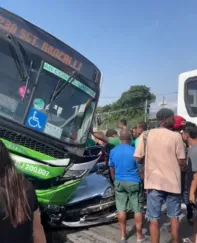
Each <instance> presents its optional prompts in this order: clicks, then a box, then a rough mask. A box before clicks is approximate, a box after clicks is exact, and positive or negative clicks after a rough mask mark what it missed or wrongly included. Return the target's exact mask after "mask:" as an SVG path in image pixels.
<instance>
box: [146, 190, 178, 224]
mask: <svg viewBox="0 0 197 243" xmlns="http://www.w3.org/2000/svg"><path fill="white" fill-rule="evenodd" d="M164 203H166V208H167V215H168V217H170V218H177V219H178V218H179V216H180V215H181V194H174V193H169V192H164V191H158V190H148V191H147V210H146V218H147V219H148V220H159V219H160V217H161V211H162V205H163V204H164Z"/></svg>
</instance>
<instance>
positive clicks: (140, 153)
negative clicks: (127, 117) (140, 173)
mask: <svg viewBox="0 0 197 243" xmlns="http://www.w3.org/2000/svg"><path fill="white" fill-rule="evenodd" d="M144 156H145V148H144V140H143V134H142V135H141V136H140V137H139V140H138V145H137V147H136V149H135V153H134V158H135V160H136V161H137V162H141V161H142V159H143V158H144Z"/></svg>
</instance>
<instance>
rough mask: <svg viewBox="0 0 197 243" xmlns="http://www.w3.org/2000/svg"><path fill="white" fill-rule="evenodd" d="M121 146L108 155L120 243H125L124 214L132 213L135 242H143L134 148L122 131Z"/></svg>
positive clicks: (128, 133) (139, 181) (125, 131)
mask: <svg viewBox="0 0 197 243" xmlns="http://www.w3.org/2000/svg"><path fill="white" fill-rule="evenodd" d="M120 141H121V144H120V145H118V146H116V147H115V148H114V149H113V150H112V151H111V153H110V159H109V161H110V162H109V166H110V172H111V177H112V178H113V179H114V180H115V182H114V186H115V196H116V197H115V198H116V207H117V211H118V221H119V225H120V231H121V243H126V212H127V211H133V212H134V214H135V224H136V230H137V242H141V241H142V240H143V235H142V220H143V215H142V212H143V195H142V183H141V178H140V175H139V172H138V165H137V163H136V161H135V159H134V156H133V155H134V151H135V149H134V147H132V146H131V145H130V143H131V132H130V130H129V129H123V130H121V132H120Z"/></svg>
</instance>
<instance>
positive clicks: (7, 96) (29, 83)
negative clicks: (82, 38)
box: [0, 39, 96, 144]
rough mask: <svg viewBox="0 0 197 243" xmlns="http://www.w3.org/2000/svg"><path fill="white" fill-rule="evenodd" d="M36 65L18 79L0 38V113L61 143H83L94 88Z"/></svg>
mask: <svg viewBox="0 0 197 243" xmlns="http://www.w3.org/2000/svg"><path fill="white" fill-rule="evenodd" d="M40 67H41V68H40V70H37V69H33V68H32V69H31V70H30V79H29V80H26V81H24V80H22V78H21V75H20V73H19V70H18V68H17V65H16V62H15V60H14V57H13V53H12V51H11V48H10V44H9V42H7V41H5V40H3V39H0V81H1V82H0V116H3V117H5V118H7V119H9V120H14V121H16V122H18V123H20V124H21V125H23V126H26V127H28V128H30V129H32V130H34V131H37V132H40V133H42V134H47V135H49V136H52V137H54V138H56V139H59V140H61V141H62V142H67V143H72V144H84V143H85V142H86V140H87V136H88V131H89V128H90V125H91V121H92V117H93V113H94V110H95V107H96V102H95V96H96V93H95V91H94V90H92V89H90V88H89V87H88V86H86V85H85V84H84V83H82V82H81V81H80V79H79V78H77V75H76V77H73V78H72V77H71V76H69V75H68V74H67V73H65V72H62V71H61V70H59V69H57V68H56V67H54V66H52V65H50V64H49V63H47V62H45V61H44V60H42V62H41V63H40ZM27 68H28V66H27ZM36 80H37V82H36V87H35V81H36ZM65 82H67V84H66V85H65V87H64V88H63V89H62V90H61V92H60V93H59V94H58V95H57V97H56V98H54V99H53V95H54V93H55V92H56V90H58V88H60V87H62V86H63V85H64V84H65ZM34 87H35V88H34ZM27 108H29V109H28V112H27V115H26V116H25V114H26V110H27Z"/></svg>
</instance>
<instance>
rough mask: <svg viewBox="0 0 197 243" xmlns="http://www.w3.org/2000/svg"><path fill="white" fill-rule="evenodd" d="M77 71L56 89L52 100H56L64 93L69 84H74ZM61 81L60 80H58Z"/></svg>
mask: <svg viewBox="0 0 197 243" xmlns="http://www.w3.org/2000/svg"><path fill="white" fill-rule="evenodd" d="M77 73H78V72H77V71H75V72H74V73H73V74H72V76H70V78H69V79H68V80H67V81H66V82H65V83H63V84H62V85H61V86H60V87H59V88H58V89H55V90H54V92H53V94H52V100H51V102H52V101H54V100H55V99H57V98H58V96H59V95H60V94H61V93H62V91H64V90H65V89H66V88H67V87H68V86H70V85H71V84H72V82H73V81H74V80H75V77H76V75H77ZM58 83H59V82H58Z"/></svg>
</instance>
